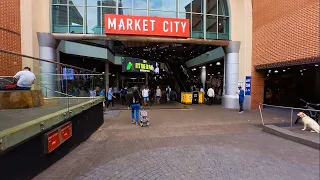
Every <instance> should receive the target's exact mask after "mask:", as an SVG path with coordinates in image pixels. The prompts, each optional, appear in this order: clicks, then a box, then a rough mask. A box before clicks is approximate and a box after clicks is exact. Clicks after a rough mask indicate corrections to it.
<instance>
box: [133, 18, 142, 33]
mask: <svg viewBox="0 0 320 180" xmlns="http://www.w3.org/2000/svg"><path fill="white" fill-rule="evenodd" d="M138 29H139V31H141V28H140V19H135V20H134V30H138Z"/></svg>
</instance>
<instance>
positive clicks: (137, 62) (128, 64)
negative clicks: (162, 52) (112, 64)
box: [122, 57, 160, 74]
mask: <svg viewBox="0 0 320 180" xmlns="http://www.w3.org/2000/svg"><path fill="white" fill-rule="evenodd" d="M122 72H144V73H145V72H147V73H149V72H152V73H155V74H159V73H160V63H158V62H154V61H148V60H143V59H137V58H131V57H122Z"/></svg>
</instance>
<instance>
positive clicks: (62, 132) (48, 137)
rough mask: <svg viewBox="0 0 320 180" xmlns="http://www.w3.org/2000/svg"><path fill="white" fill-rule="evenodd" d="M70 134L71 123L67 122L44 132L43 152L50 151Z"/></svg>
mask: <svg viewBox="0 0 320 180" xmlns="http://www.w3.org/2000/svg"><path fill="white" fill-rule="evenodd" d="M71 136H72V123H71V122H67V123H65V124H63V125H61V126H59V127H57V128H55V129H54V130H52V131H50V132H48V133H46V134H45V135H44V137H45V148H44V149H45V153H51V152H52V151H53V150H55V149H56V148H57V147H59V146H60V145H61V144H62V143H64V142H65V141H66V140H67V139H69V138H70V137H71Z"/></svg>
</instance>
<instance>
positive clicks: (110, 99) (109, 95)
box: [107, 88, 116, 108]
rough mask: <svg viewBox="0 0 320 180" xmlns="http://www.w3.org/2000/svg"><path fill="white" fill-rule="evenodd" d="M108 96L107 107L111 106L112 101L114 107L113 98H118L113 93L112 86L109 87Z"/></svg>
mask: <svg viewBox="0 0 320 180" xmlns="http://www.w3.org/2000/svg"><path fill="white" fill-rule="evenodd" d="M107 96H108V97H107V98H108V103H107V108H109V105H110V103H111V104H112V108H114V104H113V98H116V97H115V96H114V95H113V92H112V88H109V91H108V95H107Z"/></svg>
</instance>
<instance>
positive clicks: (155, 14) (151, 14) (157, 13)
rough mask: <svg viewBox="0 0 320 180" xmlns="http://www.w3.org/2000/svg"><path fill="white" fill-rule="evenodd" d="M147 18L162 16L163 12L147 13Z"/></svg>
mask: <svg viewBox="0 0 320 180" xmlns="http://www.w3.org/2000/svg"><path fill="white" fill-rule="evenodd" d="M149 16H160V17H161V16H163V11H149Z"/></svg>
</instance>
